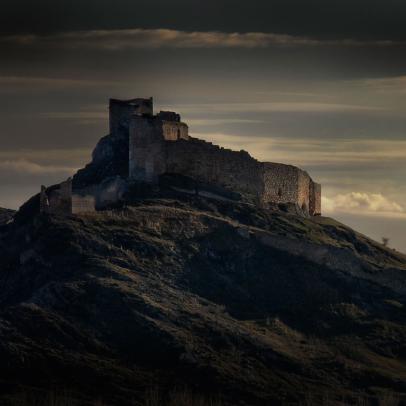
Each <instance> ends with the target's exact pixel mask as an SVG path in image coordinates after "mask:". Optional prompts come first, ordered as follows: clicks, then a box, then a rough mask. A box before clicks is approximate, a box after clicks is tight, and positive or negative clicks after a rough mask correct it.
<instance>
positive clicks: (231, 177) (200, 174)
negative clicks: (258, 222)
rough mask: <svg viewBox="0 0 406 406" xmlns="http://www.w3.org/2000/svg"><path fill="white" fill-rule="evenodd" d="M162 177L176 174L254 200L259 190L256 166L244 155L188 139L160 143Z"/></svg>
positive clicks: (258, 176)
mask: <svg viewBox="0 0 406 406" xmlns="http://www.w3.org/2000/svg"><path fill="white" fill-rule="evenodd" d="M164 149H165V162H164V165H163V166H162V173H178V174H183V175H187V176H190V177H192V178H195V179H196V180H199V181H202V182H207V183H213V184H217V185H220V186H222V187H225V188H226V189H230V190H236V191H240V192H243V193H244V194H247V195H249V196H250V197H251V198H252V200H255V201H256V200H257V198H258V189H259V188H260V187H261V170H260V165H259V162H258V161H256V160H255V159H254V158H252V157H251V156H250V155H249V154H248V153H247V152H245V151H240V152H236V151H231V150H228V149H224V148H221V147H218V146H216V145H213V144H211V143H208V142H205V141H202V140H198V139H196V138H190V140H189V141H183V140H181V141H178V142H167V141H166V142H164Z"/></svg>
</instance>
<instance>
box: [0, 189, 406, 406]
mask: <svg viewBox="0 0 406 406" xmlns="http://www.w3.org/2000/svg"><path fill="white" fill-rule="evenodd" d="M0 230H1V231H0V252H1V256H0V286H1V296H0V309H1V310H0V359H1V362H2V368H1V369H0V388H1V389H2V390H1V393H2V394H3V395H2V397H1V399H0V400H1V402H2V403H1V404H5V405H7V404H24V401H27V399H31V400H32V399H45V398H47V399H48V397H49V396H50V395H49V393H51V394H52V393H53V394H55V393H57V394H59V395H58V396H62V397H63V398H64V399H65V400H66V399H68V398H69V401H67V400H66V403H64V404H80V405H84V404H89V405H90V404H96V403H95V402H96V401H97V402H99V403H97V404H99V405H100V404H108V405H127V404H129V405H130V404H131V405H158V404H159V405H161V404H163V405H164V404H173V405H175V404H176V405H183V404H184V405H186V404H187V405H193V404H196V405H197V404H199V405H204V404H207V405H209V404H211V405H214V404H215V405H274V404H275V405H277V404H284V405H285V404H286V405H288V404H291V405H294V404H305V405H322V404H329V405H339V404H341V405H344V404H354V405H361V404H362V405H364V404H382V405H388V404H399V402H400V401H401V400H402V399H405V395H406V314H405V310H404V309H405V308H404V306H405V304H406V296H405V294H406V257H405V256H403V255H401V254H399V253H397V252H395V251H393V250H390V249H387V248H385V247H383V246H382V245H380V244H378V243H376V242H374V241H371V240H370V239H368V238H367V237H365V236H363V235H361V234H358V233H356V232H355V231H353V230H351V229H350V228H348V227H346V226H344V225H343V224H340V223H338V222H336V221H334V220H333V219H329V218H324V217H315V218H311V219H309V218H304V217H299V216H296V215H293V214H289V213H283V212H280V211H270V210H262V209H259V208H255V207H253V206H249V205H244V204H241V203H232V202H225V201H224V202H222V201H209V200H205V199H203V198H193V197H190V198H187V197H185V196H183V197H178V198H164V197H160V198H155V199H147V198H145V199H139V200H134V201H133V203H132V204H131V206H127V207H122V208H117V209H116V210H110V211H104V212H99V213H95V214H92V215H81V216H74V217H73V216H72V217H58V216H48V215H40V216H36V217H34V218H32V219H29V220H25V221H16V222H15V223H13V224H10V225H8V226H6V227H3V228H2V229H0ZM61 394H62V395H61ZM17 402H20V403H17ZM75 402H76V403H75ZM379 402H380V403H379ZM385 402H386V403H385ZM26 404H33V403H26ZM37 404H46V403H44V401H42V403H37ZM50 404H51V403H50Z"/></svg>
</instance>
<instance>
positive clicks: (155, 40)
mask: <svg viewBox="0 0 406 406" xmlns="http://www.w3.org/2000/svg"><path fill="white" fill-rule="evenodd" d="M1 43H3V44H14V45H20V46H28V47H31V46H34V45H40V46H47V47H56V48H62V47H65V48H73V49H83V48H90V49H101V50H111V51H115V50H124V49H139V48H147V49H156V48H189V49H190V48H267V47H271V46H280V47H286V46H300V47H303V46H311V47H314V46H344V47H359V46H375V47H376V46H378V47H387V46H392V45H404V44H403V42H396V41H395V42H394V41H387V40H380V41H360V40H355V39H340V40H319V39H316V38H310V37H302V36H294V35H287V34H277V33H266V32H245V33H240V32H232V33H228V32H220V31H193V32H189V31H179V30H173V29H165V28H159V29H142V28H134V29H124V30H89V31H70V32H63V33H55V34H52V35H43V36H39V35H33V34H28V35H21V34H20V35H12V36H6V37H3V38H2V39H0V44H1Z"/></svg>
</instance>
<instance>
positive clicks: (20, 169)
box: [0, 159, 77, 175]
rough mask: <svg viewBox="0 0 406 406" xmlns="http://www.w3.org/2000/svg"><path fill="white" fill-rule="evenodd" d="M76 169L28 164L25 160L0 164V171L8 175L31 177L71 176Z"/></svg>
mask: <svg viewBox="0 0 406 406" xmlns="http://www.w3.org/2000/svg"><path fill="white" fill-rule="evenodd" d="M76 169H77V168H72V167H67V166H55V165H40V164H38V163H35V162H30V161H27V160H23V159H20V160H15V161H4V162H0V170H1V171H7V172H8V173H18V174H25V173H26V174H31V175H42V174H67V175H68V174H72V173H74V172H75V170H76Z"/></svg>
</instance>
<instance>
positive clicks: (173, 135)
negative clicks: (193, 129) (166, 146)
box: [162, 121, 189, 141]
mask: <svg viewBox="0 0 406 406" xmlns="http://www.w3.org/2000/svg"><path fill="white" fill-rule="evenodd" d="M162 129H163V136H164V138H165V139H166V140H167V141H177V140H180V139H183V140H187V139H189V127H188V126H187V125H186V124H185V123H182V122H177V121H163V122H162Z"/></svg>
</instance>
